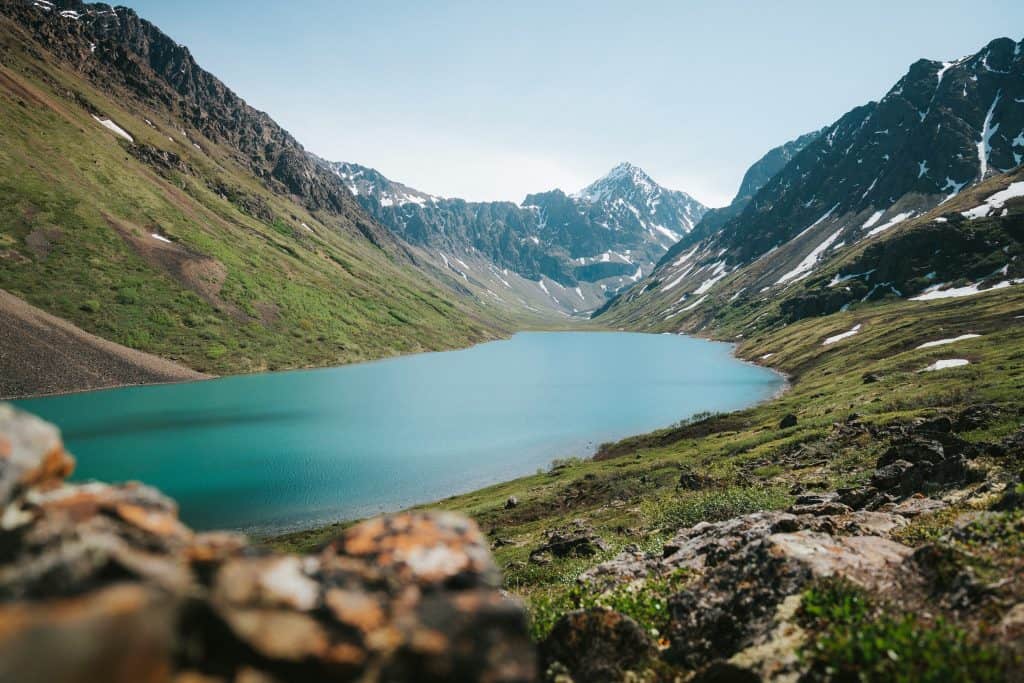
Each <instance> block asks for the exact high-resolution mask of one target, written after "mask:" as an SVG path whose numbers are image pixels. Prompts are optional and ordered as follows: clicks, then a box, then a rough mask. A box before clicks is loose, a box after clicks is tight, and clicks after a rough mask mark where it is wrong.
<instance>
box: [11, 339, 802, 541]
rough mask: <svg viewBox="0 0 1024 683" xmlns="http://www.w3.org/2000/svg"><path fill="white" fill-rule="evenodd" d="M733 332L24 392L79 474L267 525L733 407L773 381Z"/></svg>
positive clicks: (439, 488) (216, 515)
mask: <svg viewBox="0 0 1024 683" xmlns="http://www.w3.org/2000/svg"><path fill="white" fill-rule="evenodd" d="M730 350H731V349H730V347H729V346H728V345H726V344H719V343H714V342H708V341H704V340H700V339H693V338H688V337H682V336H677V335H647V334H631V333H619V332H565V333H561V332H557V333H556V332H535V333H521V334H517V335H515V336H514V337H513V338H512V339H510V340H507V341H499V342H493V343H488V344H482V345H480V346H476V347H473V348H470V349H466V350H462V351H452V352H447V353H428V354H420V355H415V356H406V357H402V358H396V359H391V360H386V361H378V362H374V363H366V364H360V365H351V366H345V367H340V368H327V369H322V370H307V371H298V372H282V373H273V374H264V375H247V376H241V377H228V378H224V379H217V380H211V381H206V382H196V383H190V384H174V385H164V386H150V387H131V388H124V389H113V390H108V391H98V392H91V393H86V394H74V395H70V396H60V397H55V398H45V399H33V400H26V401H19V402H18V405H20V406H22V407H23V408H25V409H27V410H30V411H32V412H34V413H36V414H38V415H41V416H42V417H44V418H46V419H48V420H51V421H53V422H55V423H56V424H58V425H59V426H60V427H61V429H62V430H63V433H64V438H65V441H66V443H67V445H68V448H69V449H70V450H71V452H72V453H74V455H75V456H76V457H77V459H78V468H77V470H76V473H75V477H74V479H75V480H78V481H83V480H88V479H99V480H103V481H110V482H118V481H128V480H136V481H142V482H145V483H147V484H152V485H153V486H156V487H158V488H160V489H161V490H162V491H164V492H165V493H166V494H168V495H170V496H172V497H173V498H175V499H176V500H177V501H178V503H179V505H180V506H181V516H182V518H183V519H184V520H185V522H187V523H188V524H190V525H191V526H193V527H194V528H197V529H214V528H230V529H241V530H245V531H249V532H251V533H257V534H260V533H272V532H278V531H285V530H289V529H296V528H302V527H306V526H311V525H315V524H319V523H326V522H332V521H337V520H340V519H347V518H353V517H361V516H365V515H368V514H373V513H378V512H381V511H388V510H395V509H398V508H402V507H406V506H409V505H413V504H416V503H423V502H429V501H432V500H437V499H440V498H444V497H447V496H450V495H452V494H455V493H461V492H465V491H470V490H473V489H476V488H480V487H482V486H486V485H488V484H493V483H496V482H499V481H503V480H507V479H511V478H514V477H517V476H521V475H524V474H530V473H532V472H535V471H536V470H537V469H538V468H547V467H548V466H549V465H550V463H551V461H552V460H553V459H555V458H561V457H569V456H579V457H586V456H589V455H590V454H592V453H593V451H594V450H595V449H596V447H597V446H598V444H600V443H602V442H604V441H610V440H613V439H618V438H622V437H625V436H629V435H632V434H639V433H642V432H646V431H651V430H653V429H657V428H660V427H665V426H668V425H670V424H673V423H675V422H678V421H679V420H681V419H683V418H686V417H688V416H690V415H693V414H695V413H698V412H701V411H725V410H735V409H738V408H743V407H745V406H749V405H751V404H753V403H756V402H758V401H761V400H763V399H766V398H768V397H770V396H771V395H772V394H774V393H775V392H776V391H778V389H779V388H780V387H781V386H782V379H781V378H780V377H779V376H778V375H776V374H775V373H773V372H770V371H768V370H765V369H763V368H758V367H756V366H753V365H750V364H747V363H744V362H741V361H739V360H737V359H735V358H733V357H732V356H731V355H730Z"/></svg>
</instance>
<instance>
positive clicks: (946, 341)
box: [917, 334, 981, 349]
mask: <svg viewBox="0 0 1024 683" xmlns="http://www.w3.org/2000/svg"><path fill="white" fill-rule="evenodd" d="M980 336H981V335H980V334H961V335H960V336H959V337H951V338H949V339H939V340H937V341H930V342H925V343H924V344H921V345H920V346H918V347H917V348H918V349H931V348H934V347H936V346H945V345H946V344H955V343H957V342H959V341H966V340H968V339H977V338H978V337H980Z"/></svg>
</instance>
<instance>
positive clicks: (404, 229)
mask: <svg viewBox="0 0 1024 683" xmlns="http://www.w3.org/2000/svg"><path fill="white" fill-rule="evenodd" d="M333 167H334V169H335V171H336V172H337V174H338V177H340V178H341V179H343V180H344V182H345V183H346V184H347V186H348V188H349V189H350V190H351V192H352V193H353V194H354V195H355V196H356V198H357V199H358V200H359V202H360V204H361V205H362V206H363V208H364V209H365V210H366V211H367V212H368V213H369V214H370V215H372V216H373V217H374V218H376V219H377V220H379V221H380V222H381V223H383V224H384V225H386V226H388V227H389V228H391V230H393V231H394V232H395V233H396V234H398V235H400V236H402V237H403V238H404V239H406V240H408V241H409V242H411V243H413V244H417V245H421V246H424V247H429V248H433V249H438V250H445V251H455V252H456V253H463V254H465V253H469V254H475V255H482V256H484V257H485V258H488V259H490V260H491V261H493V262H494V263H495V264H496V265H497V266H498V267H499V268H507V269H510V270H512V271H513V272H515V273H517V274H519V275H521V276H523V277H525V278H528V279H531V280H539V279H541V278H542V277H547V278H550V279H552V280H554V281H555V282H557V283H559V284H561V285H564V286H567V287H573V286H576V285H577V284H579V283H600V284H603V285H604V286H605V288H606V289H607V290H609V291H616V290H618V289H619V288H621V287H623V286H627V285H629V284H632V283H633V282H635V281H637V280H638V279H639V278H640V277H641V276H642V275H643V274H645V273H649V272H650V271H651V269H652V268H653V264H654V263H655V262H656V261H657V260H658V259H659V258H660V257H661V256H662V254H664V253H665V251H666V250H667V249H668V248H669V247H671V246H672V245H673V244H675V243H676V242H677V241H678V240H679V239H680V238H682V237H683V236H684V235H685V234H686V233H688V232H689V231H690V230H691V229H693V226H694V225H696V223H697V222H698V221H699V220H700V218H701V217H702V216H703V215H704V213H705V212H706V211H707V209H706V207H704V206H703V205H702V204H700V202H698V201H697V200H695V199H693V198H692V197H690V196H689V195H687V194H686V193H684V192H677V191H674V190H669V189H666V188H664V187H661V186H660V185H658V184H657V183H655V182H654V181H653V180H651V178H650V177H649V176H648V175H647V174H646V173H644V172H643V171H642V170H640V169H639V168H637V167H636V166H633V165H631V164H625V163H624V164H620V165H618V166H616V167H615V168H614V169H612V170H611V172H609V173H608V174H607V175H606V176H604V177H603V178H601V179H599V180H597V181H596V182H594V183H593V184H591V185H589V186H588V187H586V188H584V189H583V190H581V191H580V192H578V193H576V194H573V195H567V194H565V193H564V192H562V191H561V190H551V191H549V192H541V193H537V194H531V195H529V196H527V197H526V199H525V200H524V201H523V203H522V204H519V205H517V204H515V203H513V202H467V201H464V200H462V199H448V198H443V197H437V196H433V195H429V194H427V193H425V192H420V191H418V190H415V189H412V188H410V187H407V186H405V185H402V184H401V183H397V182H394V181H391V180H389V179H387V178H386V177H384V176H383V175H381V174H380V173H379V172H378V171H376V170H374V169H371V168H367V167H365V166H359V165H358V164H352V163H337V164H334V166H333Z"/></svg>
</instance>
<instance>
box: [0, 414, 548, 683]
mask: <svg viewBox="0 0 1024 683" xmlns="http://www.w3.org/2000/svg"><path fill="white" fill-rule="evenodd" d="M73 467H74V460H73V459H72V457H71V456H70V455H69V454H68V453H67V452H66V451H65V450H64V447H63V445H62V443H61V439H60V434H59V432H58V431H57V429H56V428H55V427H53V426H52V425H49V424H47V423H46V422H43V421H42V420H39V419H37V418H35V417H33V416H31V415H27V414H25V413H21V412H18V411H16V410H15V409H14V408H12V407H10V406H8V405H4V404H0V681H19V683H33V682H35V681H39V682H40V683H43V682H45V683H65V682H75V683H78V682H81V683H92V682H95V681H110V682H122V681H123V682H125V683H148V682H150V681H153V682H156V681H175V682H176V683H186V682H188V683H191V682H196V683H199V682H203V683H206V682H210V683H213V682H215V681H232V682H234V681H239V682H241V681H246V682H248V681H253V682H257V681H258V682H270V681H320V680H324V681H327V680H330V681H364V680H365V681H408V680H416V681H457V680H474V681H475V680H479V681H494V682H504V681H531V680H534V678H535V672H536V663H535V654H534V647H533V645H532V644H531V643H530V640H529V637H528V635H527V619H526V613H525V611H524V609H523V607H522V605H521V604H520V603H518V602H516V601H515V600H513V599H511V598H509V597H508V596H506V595H505V594H503V593H502V592H501V591H500V590H499V589H498V585H499V580H500V575H499V572H498V570H497V568H496V567H495V565H494V563H493V561H492V559H491V556H490V553H489V552H488V551H487V549H486V548H487V547H486V545H485V540H484V538H483V537H482V536H481V534H480V532H479V531H478V529H477V527H476V525H475V524H474V523H473V522H471V521H469V520H467V519H465V518H464V517H461V516H458V515H453V514H444V513H403V514H398V515H393V516H389V517H382V518H378V519H373V520H370V521H367V522H364V523H362V524H359V525H357V526H355V527H352V528H350V529H348V530H346V531H345V532H343V533H342V535H341V536H340V537H339V538H337V539H335V540H334V541H333V542H332V543H330V544H329V545H328V546H327V547H326V549H324V550H323V551H322V552H321V553H319V554H317V555H308V556H301V557H300V556H289V555H277V554H273V553H270V552H269V551H265V550H262V549H259V548H255V547H252V546H250V545H248V543H247V542H246V540H245V539H244V538H243V537H241V536H237V535H234V534H228V533H203V534H199V533H194V532H192V531H191V530H190V529H188V528H187V527H186V526H184V525H183V524H182V523H181V522H180V521H179V520H178V517H177V507H176V506H175V504H174V502H173V501H171V500H169V499H168V498H166V497H164V496H163V495H161V494H160V493H159V492H158V491H156V490H154V489H152V488H149V487H146V486H142V485H139V484H125V485H121V486H108V485H106V484H82V485H71V484H67V483H65V481H64V478H65V477H67V476H68V475H69V474H70V473H71V471H72V469H73Z"/></svg>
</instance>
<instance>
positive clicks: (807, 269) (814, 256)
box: [775, 228, 843, 285]
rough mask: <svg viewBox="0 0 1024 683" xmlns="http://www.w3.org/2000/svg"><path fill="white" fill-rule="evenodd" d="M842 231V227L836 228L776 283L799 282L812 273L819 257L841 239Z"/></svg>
mask: <svg viewBox="0 0 1024 683" xmlns="http://www.w3.org/2000/svg"><path fill="white" fill-rule="evenodd" d="M842 232H843V229H842V228H840V229H839V230H836V231H835V232H834V233H833V234H832V235H831V236H829V237H828V238H826V239H825V241H824V242H822V243H821V244H819V245H818V246H817V247H815V248H814V250H813V251H811V253H810V254H808V255H807V256H806V257H804V260H803V261H801V262H800V263H798V264H797V266H796V268H794V269H793V270H791V271H789V272H788V273H786V274H785V275H783V276H782V277H780V278H779V279H778V281H777V282H776V283H775V284H777V285H781V284H784V283H786V282H797V281H800V280H802V279H804V278H805V277H807V276H808V275H810V274H811V271H812V270H814V266H815V265H816V264H817V263H818V259H819V258H820V257H821V255H822V254H824V253H825V252H826V251H827V250H828V248H829V247H831V246H832V245H833V244H834V243H835V242H836V240H838V239H839V235H840V234H841V233H842Z"/></svg>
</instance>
